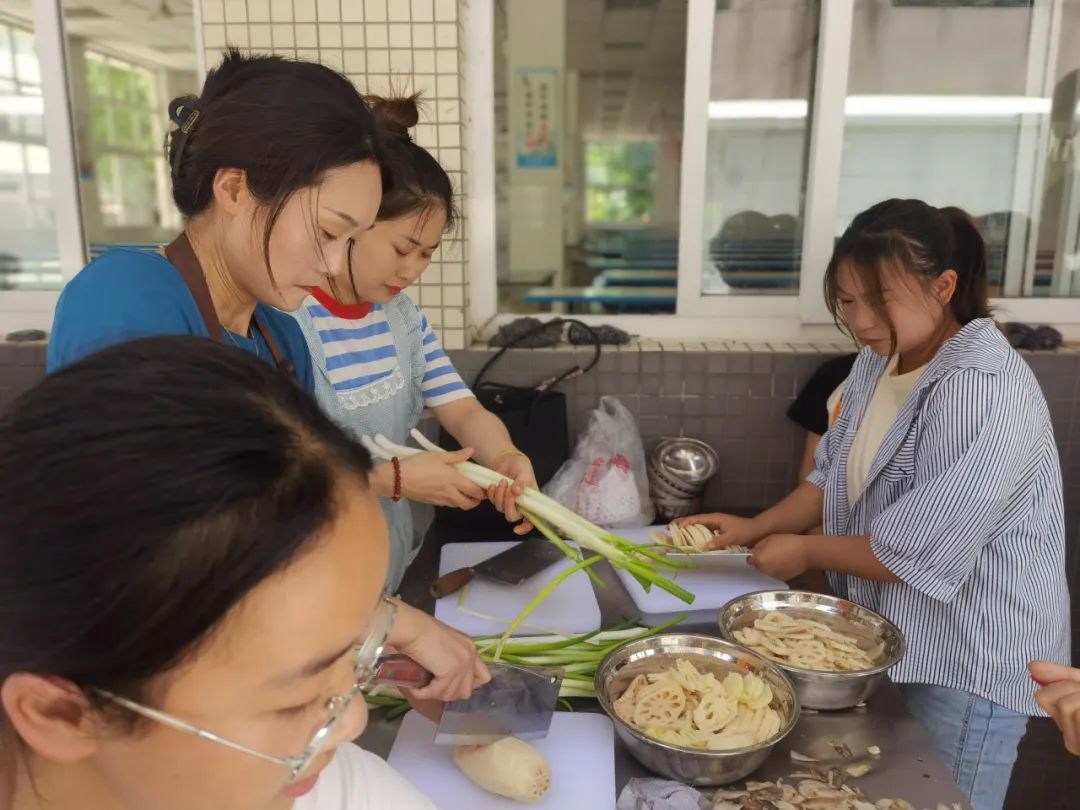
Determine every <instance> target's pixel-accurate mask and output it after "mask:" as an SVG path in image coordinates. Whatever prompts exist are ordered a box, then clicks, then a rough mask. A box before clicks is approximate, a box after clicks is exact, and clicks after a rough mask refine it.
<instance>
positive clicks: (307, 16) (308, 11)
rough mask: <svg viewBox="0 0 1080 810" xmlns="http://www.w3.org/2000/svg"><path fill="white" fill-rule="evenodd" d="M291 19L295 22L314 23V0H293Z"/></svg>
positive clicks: (315, 16) (315, 17) (316, 17)
mask: <svg viewBox="0 0 1080 810" xmlns="http://www.w3.org/2000/svg"><path fill="white" fill-rule="evenodd" d="M293 18H294V19H295V20H296V21H297V22H315V21H316V20H317V19H318V16H317V15H316V14H315V0H293Z"/></svg>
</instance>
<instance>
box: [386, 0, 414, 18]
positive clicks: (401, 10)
mask: <svg viewBox="0 0 1080 810" xmlns="http://www.w3.org/2000/svg"><path fill="white" fill-rule="evenodd" d="M386 16H387V19H389V20H390V22H408V21H409V20H410V19H411V18H412V9H411V8H410V7H409V0H386Z"/></svg>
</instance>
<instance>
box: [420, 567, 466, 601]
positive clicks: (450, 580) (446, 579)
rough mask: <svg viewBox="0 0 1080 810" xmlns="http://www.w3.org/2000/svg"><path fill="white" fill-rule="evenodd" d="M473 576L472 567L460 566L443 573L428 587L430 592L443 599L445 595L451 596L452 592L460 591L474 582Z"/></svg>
mask: <svg viewBox="0 0 1080 810" xmlns="http://www.w3.org/2000/svg"><path fill="white" fill-rule="evenodd" d="M473 576H474V575H473V570H472V569H471V568H459V569H458V570H457V571H451V572H450V573H449V574H443V575H442V576H441V577H439V578H438V579H437V580H435V581H434V582H432V583H431V587H430V588H428V592H429V593H430V594H431V595H432V596H433V597H435V598H436V599H442V598H443V597H444V596H449V595H450V594H452V593H457V592H458V591H460V590H461V589H462V588H464V587H465V586H466V585H468V584H469V583H470V582H472V578H473Z"/></svg>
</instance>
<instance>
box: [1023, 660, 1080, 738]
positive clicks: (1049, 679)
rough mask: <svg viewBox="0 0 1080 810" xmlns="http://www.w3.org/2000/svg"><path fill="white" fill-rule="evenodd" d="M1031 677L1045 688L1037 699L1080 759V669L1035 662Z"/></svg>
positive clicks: (1040, 691) (1047, 662)
mask: <svg viewBox="0 0 1080 810" xmlns="http://www.w3.org/2000/svg"><path fill="white" fill-rule="evenodd" d="M1031 677H1032V678H1033V679H1034V680H1035V682H1036V683H1038V684H1039V685H1040V686H1041V687H1042V689H1040V690H1039V691H1038V692H1036V693H1035V700H1036V701H1038V703H1039V705H1040V706H1042V707H1043V709H1044V710H1045V711H1046V713H1047V714H1048V715H1050V717H1052V718H1053V720H1054V722H1055V723H1057V727H1058V728H1059V729H1061V736H1062V738H1063V739H1064V741H1065V747H1066V748H1067V749H1069V751H1070V752H1072V753H1074V754H1076V755H1078V756H1080V669H1074V668H1073V667H1063V666H1061V664H1052V663H1050V662H1049V661H1033V662H1032V663H1031Z"/></svg>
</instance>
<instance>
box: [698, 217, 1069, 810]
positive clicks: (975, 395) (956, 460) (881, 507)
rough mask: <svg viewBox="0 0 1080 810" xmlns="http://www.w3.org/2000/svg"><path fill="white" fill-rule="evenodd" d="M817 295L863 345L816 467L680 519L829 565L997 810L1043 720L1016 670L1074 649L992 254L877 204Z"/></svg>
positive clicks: (1054, 463) (938, 736) (1040, 440)
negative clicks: (991, 285)
mask: <svg viewBox="0 0 1080 810" xmlns="http://www.w3.org/2000/svg"><path fill="white" fill-rule="evenodd" d="M826 291H827V295H828V303H829V305H830V307H831V309H832V311H833V313H834V315H835V316H836V318H837V320H838V322H839V323H841V324H842V325H843V326H844V327H846V329H847V330H848V331H849V332H850V333H851V334H852V336H853V337H855V338H856V339H857V340H858V341H859V342H860V343H861V344H862V345H863V346H864V347H865V348H864V349H863V351H862V353H861V354H860V355H859V357H858V359H857V360H856V362H855V365H854V367H853V368H852V371H851V375H850V376H849V377H848V381H847V385H846V388H845V390H844V393H843V400H842V404H841V406H840V412H839V416H838V419H837V421H836V423H835V424H834V425H833V426H832V427H831V428H830V429H829V431H828V432H827V433H826V435H825V436H824V437H823V439H822V441H821V444H820V446H819V448H818V451H817V455H816V458H815V468H814V470H813V472H811V474H810V475H809V477H808V478H807V479H806V481H805V482H803V483H802V484H800V485H799V486H798V487H797V488H796V489H795V490H794V491H793V492H792V493H791V494H790V495H788V496H787V497H786V498H785V499H784V500H783V501H781V502H780V503H779V504H777V505H776V506H774V507H772V508H771V509H768V510H766V511H765V512H763V513H761V514H759V515H757V516H756V517H754V518H737V517H734V516H730V515H716V514H714V515H706V516H698V517H695V518H689V519H688V520H693V521H699V522H705V523H707V524H709V525H711V526H713V527H715V529H716V530H718V531H719V533H720V536H719V537H718V539H717V545H728V544H734V543H738V544H747V545H752V546H753V554H752V557H751V563H752V564H753V565H755V566H757V567H758V568H759V569H761V570H762V571H765V572H766V573H768V574H771V575H773V576H776V577H779V578H781V579H792V578H794V577H796V576H798V575H799V574H802V573H803V572H804V571H806V570H809V569H818V570H824V571H826V572H828V577H829V582H830V584H831V586H832V588H833V590H834V591H835V592H836V593H837V594H838V595H839V596H842V597H844V598H847V599H851V600H852V601H854V602H858V603H860V604H863V605H866V606H867V607H869V608H871V609H873V610H876V611H878V612H879V613H881V614H883V615H885V616H886V617H888V618H889V619H891V620H892V621H893V622H894V623H896V624H897V625H898V626H899V627H900V628H901V629H902V630H903V632H904V635H905V637H906V639H907V642H908V650H907V654H906V655H905V657H904V659H903V660H902V661H901V662H900V663H899V664H898V665H897V666H896V668H895V669H894V670H893V671H892V673H891V675H892V678H893V680H894V681H896V682H897V683H898V684H899V685H900V688H901V690H902V691H903V693H904V695H905V697H906V698H907V701H908V705H909V707H910V709H911V711H912V713H913V714H914V715H915V716H916V717H917V718H918V719H919V720H920V721H921V722H922V724H923V725H924V726H925V727H926V728H927V730H928V732H929V734H930V737H931V739H932V740H933V742H934V745H935V747H936V748H937V750H938V752H939V753H940V754H941V756H942V757H943V758H944V759H945V760H946V762H947V763H948V764H949V765H950V766H951V768H952V771H953V775H954V776H955V778H956V780H957V782H958V784H959V785H960V787H961V788H962V789H963V790H964V791H965V792H966V793H967V795H968V796H969V797H970V798H971V802H972V804H973V805H974V807H975V808H976V810H998V809H999V808H1001V807H1002V805H1003V803H1004V799H1005V793H1006V790H1007V788H1008V784H1009V776H1010V774H1011V771H1012V766H1013V763H1014V762H1015V759H1016V751H1017V746H1018V744H1019V742H1020V739H1021V737H1022V736H1023V734H1024V730H1025V728H1026V726H1027V718H1028V717H1029V716H1033V715H1041V714H1043V713H1044V712H1043V711H1042V709H1041V708H1040V706H1039V704H1038V703H1037V702H1036V700H1035V685H1034V684H1033V683H1032V681H1031V678H1030V677H1029V674H1028V671H1027V664H1028V662H1029V661H1032V660H1034V659H1045V660H1049V661H1056V662H1066V661H1067V660H1068V656H1069V595H1068V588H1067V584H1066V580H1065V529H1064V514H1063V505H1062V488H1061V469H1060V463H1059V460H1058V454H1057V447H1056V445H1055V443H1054V434H1053V428H1052V427H1051V423H1050V415H1049V412H1048V410H1047V406H1046V402H1045V400H1044V398H1043V395H1042V391H1041V389H1040V388H1039V384H1038V382H1037V381H1036V379H1035V377H1034V375H1033V374H1032V373H1031V370H1030V369H1029V368H1028V366H1027V364H1026V363H1025V362H1024V360H1023V358H1022V357H1020V355H1018V354H1017V353H1016V352H1015V351H1014V350H1013V349H1012V348H1011V347H1010V346H1009V344H1008V342H1007V341H1006V340H1005V338H1004V336H1003V335H1002V334H1001V333H1000V332H999V331H998V329H997V328H996V326H995V324H994V322H993V321H992V320H991V319H990V317H989V307H988V303H987V297H986V258H985V247H984V244H983V241H982V237H981V236H980V235H979V233H978V231H977V230H976V228H975V225H974V223H973V222H972V220H971V218H970V217H969V216H968V215H967V214H965V213H964V212H963V211H960V210H959V209H956V208H945V209H937V208H934V207H933V206H930V205H927V204H926V203H924V202H921V201H918V200H888V201H886V202H883V203H879V204H878V205H875V206H873V207H872V208H870V209H869V210H867V211H865V212H863V213H862V214H859V215H858V216H857V217H856V218H855V220H854V221H853V222H852V224H851V226H850V227H849V228H848V229H847V231H846V232H845V233H844V235H843V236H842V237H841V239H840V241H839V242H838V244H837V247H836V251H835V253H834V255H833V257H832V260H831V261H830V263H829V267H828V271H827V275H826ZM819 523H823V526H824V535H823V536H810V535H807V534H806V532H808V531H809V530H810V528H811V527H813V526H816V525H817V524H819Z"/></svg>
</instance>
